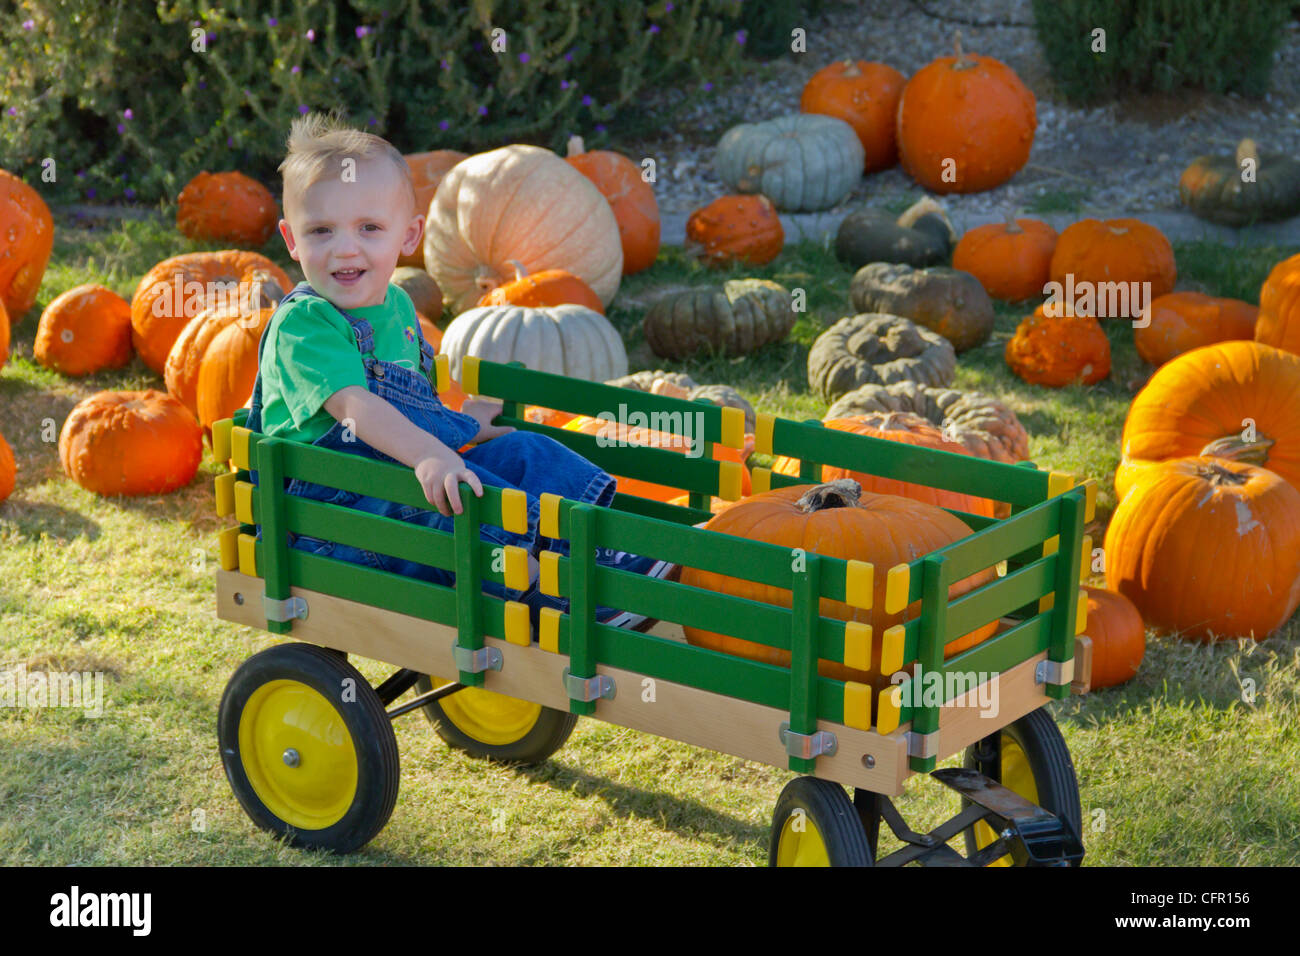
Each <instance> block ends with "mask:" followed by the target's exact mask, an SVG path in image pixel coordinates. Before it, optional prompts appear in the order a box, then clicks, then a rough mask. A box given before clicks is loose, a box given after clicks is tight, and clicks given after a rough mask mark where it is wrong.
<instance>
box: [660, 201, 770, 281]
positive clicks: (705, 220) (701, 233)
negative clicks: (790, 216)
mask: <svg viewBox="0 0 1300 956" xmlns="http://www.w3.org/2000/svg"><path fill="white" fill-rule="evenodd" d="M784 245H785V229H784V227H783V226H782V225H781V217H780V216H778V215H777V213H776V207H774V206H773V205H772V202H771V200H770V199H768V198H767V197H766V196H723V197H721V198H719V199H715V200H713V202H711V203H709V204H708V205H707V206H704V207H703V208H701V209H697V210H695V211H694V212H693V213H691V215H690V217H689V218H688V219H687V220H686V246H685V249H686V252H687V254H688V255H691V256H694V257H695V258H697V259H699V260H701V261H702V262H703V263H704V264H705V265H709V266H722V267H726V266H732V265H737V264H741V265H749V266H761V265H764V264H766V263H768V262H771V261H772V260H773V259H775V258H776V257H777V256H779V255H780V254H781V248H782V247H783V246H784Z"/></svg>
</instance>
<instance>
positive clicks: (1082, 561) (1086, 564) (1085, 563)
mask: <svg viewBox="0 0 1300 956" xmlns="http://www.w3.org/2000/svg"><path fill="white" fill-rule="evenodd" d="M1082 552H1083V553H1082V554H1080V555H1079V583H1080V584H1082V583H1083V582H1084V581H1086V580H1088V576H1089V575H1090V574H1092V535H1090V534H1085V535H1084V536H1083V548H1082Z"/></svg>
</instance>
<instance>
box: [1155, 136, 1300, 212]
mask: <svg viewBox="0 0 1300 956" xmlns="http://www.w3.org/2000/svg"><path fill="white" fill-rule="evenodd" d="M1247 160H1253V164H1252V167H1251V168H1252V172H1253V175H1254V182H1246V181H1243V180H1242V173H1243V165H1244V164H1245V163H1246V161H1247ZM1178 196H1179V198H1180V199H1182V201H1183V204H1184V205H1186V206H1187V208H1188V209H1190V210H1191V211H1192V213H1193V214H1194V215H1197V216H1200V217H1201V218H1202V219H1208V220H1210V221H1211V222H1218V223H1222V224H1223V225H1225V226H1244V225H1247V224H1249V223H1252V222H1270V221H1272V220H1275V219H1289V218H1291V217H1292V216H1294V215H1296V214H1298V213H1300V161H1296V160H1294V159H1292V158H1291V157H1289V156H1286V155H1284V154H1282V153H1261V152H1260V151H1259V149H1258V147H1257V146H1256V145H1255V142H1254V140H1250V139H1243V140H1242V141H1241V143H1240V144H1238V146H1237V152H1236V154H1235V155H1234V156H1200V157H1198V158H1197V159H1195V160H1193V161H1192V164H1191V165H1190V166H1188V167H1187V169H1185V170H1184V171H1183V175H1182V178H1181V179H1179V181H1178Z"/></svg>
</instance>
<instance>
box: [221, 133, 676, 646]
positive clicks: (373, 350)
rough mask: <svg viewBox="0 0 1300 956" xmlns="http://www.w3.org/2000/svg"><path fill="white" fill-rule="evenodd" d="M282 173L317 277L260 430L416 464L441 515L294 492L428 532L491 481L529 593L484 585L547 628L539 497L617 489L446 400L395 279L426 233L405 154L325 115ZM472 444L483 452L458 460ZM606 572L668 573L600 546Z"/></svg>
mask: <svg viewBox="0 0 1300 956" xmlns="http://www.w3.org/2000/svg"><path fill="white" fill-rule="evenodd" d="M280 171H281V173H282V174H283V177H284V197H283V205H284V216H285V218H284V219H282V220H280V234H281V236H282V237H283V238H284V242H285V245H286V246H287V247H288V250H289V255H290V256H292V257H293V259H294V260H295V261H297V262H298V263H300V264H301V266H302V270H303V273H304V275H305V276H306V282H305V283H303V284H300V285H299V286H298V287H297V288H295V289H294V290H293V291H292V292H290V293H289V294H288V295H287V296H285V299H284V301H283V302H282V303H281V304H280V306H279V307H278V308H277V309H276V311H275V314H274V315H273V316H272V318H271V321H270V322H269V323H268V325H267V328H266V332H265V333H264V335H263V337H262V342H261V345H260V353H259V356H260V361H259V372H258V379H257V384H256V386H255V387H254V393H253V401H252V407H251V409H250V414H249V418H248V422H247V425H248V427H249V428H253V429H257V430H260V431H261V432H263V433H265V434H267V435H273V436H279V437H284V438H289V439H292V440H294V441H301V442H307V443H309V444H312V445H316V446H317V447H322V448H329V449H333V450H336V451H343V452H348V453H351V454H356V455H362V456H365V457H369V458H374V459H377V460H380V461H389V462H391V461H397V462H401V463H402V464H404V465H407V466H409V467H411V468H412V469H414V471H415V477H416V478H418V479H419V481H420V484H421V486H422V487H423V488H424V494H425V497H426V498H427V499H428V501H429V503H430V504H431V505H433V506H434V508H436V509H437V510H436V511H425V510H422V509H418V508H413V507H409V506H404V505H398V504H394V503H392V502H388V501H384V500H382V499H379V498H374V497H369V496H365V495H360V494H355V493H352V492H346V491H341V490H339V489H334V488H326V487H324V486H321V485H315V484H310V483H308V482H304V481H301V480H297V479H295V480H293V481H291V482H290V483H289V485H288V488H287V491H288V493H289V494H294V495H301V496H304V497H308V498H313V499H316V500H319V501H325V502H329V503H332V504H339V505H343V506H345V507H350V508H356V509H360V510H364V511H368V512H371V513H373V514H379V515H385V516H388V517H392V518H397V519H399V520H402V521H410V522H413V523H417V524H421V525H424V526H426V527H431V528H439V529H443V530H446V531H450V530H451V529H452V518H451V514H452V513H453V512H454V513H456V514H459V513H460V512H461V511H463V510H464V509H463V504H462V502H461V498H460V490H459V484H460V482H465V483H466V484H468V485H469V487H470V488H471V489H472V490H473V492H474V494H476V495H479V496H481V495H482V494H483V484H484V483H487V484H491V485H495V486H498V487H502V488H520V489H522V490H523V491H524V492H525V494H526V496H527V501H528V531H527V533H526V534H523V535H516V534H511V533H509V532H507V531H504V530H503V529H501V528H496V527H493V526H490V525H486V524H485V525H483V526H482V537H483V540H484V541H485V542H488V543H489V544H492V545H512V544H513V545H518V546H521V547H523V548H525V549H526V550H527V551H528V553H529V555H530V559H529V570H530V579H531V581H532V583H531V584H530V586H529V588H528V589H527V590H526V591H524V592H518V591H514V590H510V589H506V588H505V587H504V586H502V585H501V584H498V583H496V582H485V583H484V590H485V591H487V592H489V593H493V594H495V595H497V596H499V597H506V598H510V599H514V600H523V601H525V602H526V603H528V604H529V605H530V607H531V608H532V609H533V616H534V620H535V619H536V613H537V609H538V607H540V606H541V604H543V603H549V604H551V605H552V606H557V604H556V599H554V598H550V599H548V598H547V597H546V596H544V595H541V594H540V592H539V591H538V588H537V584H536V572H537V561H536V555H537V553H538V551H539V550H541V549H542V548H543V547H545V548H548V549H551V550H558V551H560V552H562V553H567V546H568V542H567V541H551V540H549V539H544V538H541V537H540V536H539V535H538V534H537V522H538V515H539V501H538V496H539V495H541V494H542V493H543V492H548V491H549V492H552V493H554V494H558V495H561V496H562V497H565V498H571V499H574V500H576V501H582V502H588V503H593V504H598V505H609V504H610V503H611V502H612V501H613V498H614V484H615V482H614V479H613V478H612V477H611V476H610V475H608V474H606V473H605V472H604V471H601V470H600V469H599V468H597V467H596V466H595V465H593V464H592V463H591V462H589V461H587V460H586V459H585V458H583V457H581V456H580V455H578V454H576V453H574V452H572V451H570V450H569V449H568V448H566V447H565V446H564V445H562V444H560V443H559V442H557V441H555V440H554V439H551V438H549V437H546V436H544V435H539V434H536V433H534V432H520V431H515V430H514V429H513V428H511V427H503V426H499V425H493V424H492V419H493V418H494V417H495V416H496V415H498V414H499V413H500V411H501V405H500V403H498V402H491V401H486V400H482V399H469V400H467V401H466V402H465V404H464V406H463V411H462V412H456V411H453V410H451V409H449V408H447V407H446V406H445V405H443V404H442V402H441V400H439V398H438V395H437V392H436V391H435V389H434V387H433V384H432V379H433V377H434V373H433V350H432V349H431V348H430V347H429V345H428V343H427V342H425V340H424V337H423V335H422V334H421V332H420V323H419V321H418V319H417V317H416V314H415V309H414V306H413V305H412V304H411V300H410V297H409V296H407V294H406V293H405V292H404V291H402V290H401V289H399V288H398V287H397V286H394V285H391V284H390V283H389V279H390V278H391V276H392V274H393V270H394V269H395V268H396V265H397V259H398V257H399V256H400V255H410V254H411V253H413V252H414V251H415V250H416V248H417V247H418V246H419V244H420V240H421V236H422V231H423V224H424V217H423V216H422V215H421V214H420V211H419V210H418V209H416V208H415V191H414V188H413V187H412V185H411V176H410V170H409V168H408V167H407V165H406V161H405V160H404V159H403V158H402V155H401V153H399V152H398V151H397V150H396V149H395V148H394V147H393V146H392V145H390V144H389V143H388V142H387V141H385V140H383V139H381V138H380V137H378V136H374V135H372V134H369V133H364V132H361V131H358V130H353V129H350V128H347V127H345V126H342V125H340V124H338V123H337V122H336V121H334V120H332V119H328V118H326V117H323V116H320V115H316V114H313V115H308V116H305V117H303V118H301V119H299V120H296V121H295V122H294V124H293V128H292V130H291V132H290V134H289V140H288V155H287V156H286V158H285V160H284V162H283V163H282V164H281V166H280ZM468 442H475V443H477V444H475V446H474V447H473V448H472V449H470V450H468V451H466V452H465V454H464V455H463V456H462V455H460V454H458V452H457V449H459V448H461V447H462V446H463V445H465V444H466V443H468ZM291 545H292V546H293V547H295V548H299V549H302V550H306V551H310V552H312V553H314V554H320V555H328V556H332V557H334V558H336V559H340V560H343V561H348V562H352V563H355V564H363V565H366V566H369V567H374V568H379V569H381V570H385V571H390V572H393V573H397V574H402V575H407V576H411V577H417V578H421V579H423V580H426V581H432V582H435V583H439V584H449V583H451V582H452V581H453V580H454V575H453V574H452V573H451V572H449V571H444V570H442V569H438V568H434V567H431V566H429V565H423V564H418V563H416V562H413V561H407V560H402V559H398V558H394V557H392V556H389V555H385V554H383V553H382V543H381V542H376V547H377V548H378V550H377V551H374V552H372V551H368V550H361V549H359V548H354V547H351V546H348V545H343V544H338V543H335V542H331V541H323V540H320V539H316V538H308V537H305V536H298V537H296V538H295V539H292V540H291ZM597 562H598V563H600V564H603V565H605V566H608V567H613V568H618V569H620V570H627V571H632V572H635V573H640V574H650V575H653V576H655V577H662V576H664V575H665V574H666V573H667V572H668V571H669V570H670V569H671V566H670V565H668V564H666V563H665V562H662V561H655V560H653V559H649V558H643V557H640V556H637V555H630V554H627V553H625V552H621V551H620V552H615V551H610V550H606V549H601V550H600V551H598V553H597ZM566 603H567V602H559V604H558V606H561V607H563V606H564V604H566ZM597 618H598V620H601V621H603V622H604V623H608V624H612V625H615V626H622V627H636V626H638V625H641V624H643V623H644V622H645V618H644V616H642V615H636V614H630V613H624V612H618V611H614V610H612V609H608V608H598V609H597Z"/></svg>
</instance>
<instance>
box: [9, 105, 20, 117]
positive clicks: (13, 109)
mask: <svg viewBox="0 0 1300 956" xmlns="http://www.w3.org/2000/svg"><path fill="white" fill-rule="evenodd" d="M9 115H10V116H17V115H18V110H17V108H16V107H13V106H11V107H9Z"/></svg>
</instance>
